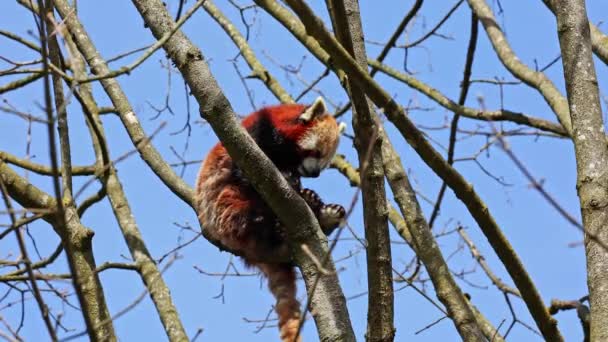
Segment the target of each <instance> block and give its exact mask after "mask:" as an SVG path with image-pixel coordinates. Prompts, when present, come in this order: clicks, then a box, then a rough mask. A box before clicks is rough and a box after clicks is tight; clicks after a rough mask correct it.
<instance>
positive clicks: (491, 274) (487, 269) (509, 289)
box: [458, 227, 521, 298]
mask: <svg viewBox="0 0 608 342" xmlns="http://www.w3.org/2000/svg"><path fill="white" fill-rule="evenodd" d="M458 234H460V237H462V240H463V241H464V242H465V243H466V244H467V247H469V250H470V251H471V255H472V256H473V258H474V259H475V260H476V261H477V263H478V264H479V266H481V269H483V271H484V272H485V274H486V275H487V276H488V278H490V280H491V281H492V284H494V285H496V287H497V288H498V289H499V290H500V291H502V292H504V293H510V294H512V295H514V296H517V297H520V298H521V294H520V293H519V291H518V290H517V289H514V288H512V287H510V286H509V285H507V284H505V283H504V282H503V281H502V279H500V278H499V277H498V276H497V275H496V274H495V273H494V272H493V271H492V269H491V268H490V265H488V263H487V262H486V258H485V257H484V256H483V255H481V253H480V252H479V250H478V249H477V247H476V246H475V244H474V243H473V240H471V238H470V237H469V235H468V234H467V233H466V232H465V231H464V229H463V228H462V227H458Z"/></svg>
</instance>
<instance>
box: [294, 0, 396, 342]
mask: <svg viewBox="0 0 608 342" xmlns="http://www.w3.org/2000/svg"><path fill="white" fill-rule="evenodd" d="M287 3H288V4H289V5H290V6H294V4H295V2H292V1H287ZM327 6H328V9H329V12H330V16H331V19H332V23H333V27H334V32H335V34H336V36H337V38H338V40H339V41H340V42H341V44H342V45H343V46H345V47H346V49H347V50H348V53H349V54H350V55H351V56H352V57H353V58H354V59H355V60H356V61H357V63H358V64H359V65H360V66H362V67H366V60H367V55H366V51H365V45H364V42H363V29H362V28H361V17H360V13H359V4H358V2H357V1H353V0H329V1H327ZM346 89H347V91H348V94H349V97H350V100H351V103H352V104H353V107H354V108H353V109H354V111H353V129H354V131H355V141H354V145H355V149H356V150H357V154H358V156H359V167H360V171H359V172H360V177H361V193H362V202H363V223H364V228H365V240H366V242H367V244H366V245H367V248H366V256H367V286H368V296H367V298H368V311H367V332H366V334H365V338H366V340H367V341H393V340H394V338H395V327H394V322H393V321H394V292H393V274H392V256H391V244H390V237H389V231H388V221H387V214H388V213H387V206H386V190H385V189H384V172H383V169H382V152H381V151H382V146H383V145H384V144H385V143H388V141H386V142H385V141H383V138H382V137H380V136H379V135H378V132H379V131H380V130H382V124H381V123H380V121H379V120H377V117H376V114H375V113H374V110H373V104H372V103H371V102H370V101H369V100H368V99H367V97H366V96H365V92H364V91H363V89H361V88H360V87H359V85H357V84H355V83H353V82H347V83H346Z"/></svg>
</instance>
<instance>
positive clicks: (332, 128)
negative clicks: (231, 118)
mask: <svg viewBox="0 0 608 342" xmlns="http://www.w3.org/2000/svg"><path fill="white" fill-rule="evenodd" d="M243 125H244V126H245V127H246V128H247V129H248V131H250V133H251V134H252V136H253V137H254V139H255V140H256V142H257V143H258V145H260V147H261V148H262V149H263V150H264V152H265V153H266V154H268V155H269V157H270V158H271V159H272V161H273V162H274V163H275V164H276V165H277V166H278V167H279V168H281V167H287V168H291V169H293V170H294V171H297V172H298V173H299V174H300V175H301V176H302V177H317V176H319V173H320V172H321V171H322V170H323V169H325V168H327V167H328V166H329V163H330V162H331V159H332V158H333V156H334V154H335V153H336V150H337V148H338V142H339V140H340V134H341V133H342V131H343V130H344V128H345V125H344V123H340V124H338V123H337V122H336V119H335V118H334V117H333V116H332V115H331V114H329V113H328V112H327V108H326V106H325V101H323V98H322V97H318V98H317V99H316V100H315V101H314V102H313V104H311V105H310V106H305V105H299V104H288V105H285V104H284V105H278V106H273V107H266V108H263V109H261V110H260V111H258V112H256V113H254V114H253V115H251V116H249V117H247V118H246V119H245V120H244V121H243Z"/></svg>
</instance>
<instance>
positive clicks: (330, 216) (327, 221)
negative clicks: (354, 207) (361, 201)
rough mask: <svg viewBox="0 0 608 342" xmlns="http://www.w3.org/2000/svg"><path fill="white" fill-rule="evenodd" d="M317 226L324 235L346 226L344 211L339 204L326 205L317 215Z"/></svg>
mask: <svg viewBox="0 0 608 342" xmlns="http://www.w3.org/2000/svg"><path fill="white" fill-rule="evenodd" d="M319 224H320V225H321V229H322V230H323V232H324V233H325V234H326V235H329V234H331V232H332V231H333V230H334V229H336V228H338V227H343V226H344V225H345V224H346V210H345V209H344V207H343V206H341V205H339V204H326V205H324V206H323V207H322V208H321V211H320V213H319Z"/></svg>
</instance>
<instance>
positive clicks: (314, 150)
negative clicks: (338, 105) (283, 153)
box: [298, 97, 345, 177]
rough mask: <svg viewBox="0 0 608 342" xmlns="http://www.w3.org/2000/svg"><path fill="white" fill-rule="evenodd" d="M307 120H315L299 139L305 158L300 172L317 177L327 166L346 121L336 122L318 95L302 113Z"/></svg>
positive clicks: (302, 116) (304, 175)
mask: <svg viewBox="0 0 608 342" xmlns="http://www.w3.org/2000/svg"><path fill="white" fill-rule="evenodd" d="M300 119H301V120H302V121H305V122H311V121H312V122H313V125H311V127H310V129H308V130H307V131H306V133H305V134H304V135H303V136H302V137H300V139H299V140H298V147H300V149H301V150H302V154H303V156H304V158H303V159H302V163H301V164H300V165H299V167H298V173H300V175H301V176H303V177H317V176H319V173H320V172H321V170H323V169H325V168H327V167H328V166H329V163H330V162H331V159H332V158H333V156H334V154H336V150H337V149H338V142H339V141H340V133H342V131H343V130H344V128H345V125H344V123H340V124H339V125H338V123H337V122H336V119H334V117H333V116H331V115H330V114H329V113H327V108H326V107H325V101H323V98H322V97H318V98H317V99H316V100H315V102H314V103H313V104H312V105H311V106H310V107H308V108H307V109H306V110H305V111H304V112H302V114H301V115H300Z"/></svg>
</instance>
